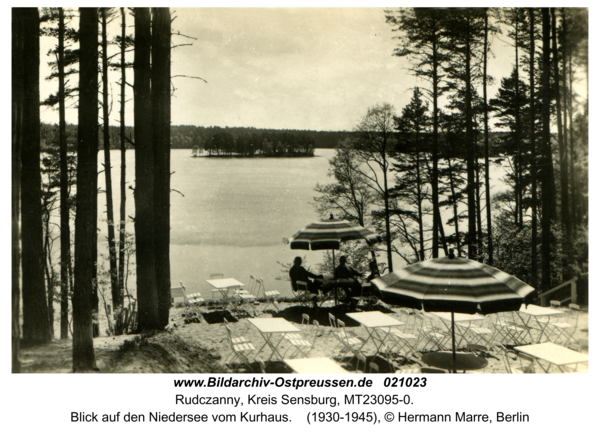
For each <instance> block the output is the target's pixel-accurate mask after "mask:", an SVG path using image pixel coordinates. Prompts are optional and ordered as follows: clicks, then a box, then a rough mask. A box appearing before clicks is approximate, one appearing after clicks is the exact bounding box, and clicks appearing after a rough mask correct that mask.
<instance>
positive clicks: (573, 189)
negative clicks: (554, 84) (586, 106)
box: [567, 21, 581, 224]
mask: <svg viewBox="0 0 600 433" xmlns="http://www.w3.org/2000/svg"><path fill="white" fill-rule="evenodd" d="M567 23H568V21H567ZM567 31H568V30H567ZM567 45H568V43H567ZM567 53H568V55H567V57H568V61H567V64H568V75H569V91H568V102H567V111H568V112H569V151H570V154H571V170H570V173H571V192H572V200H571V221H573V222H574V223H575V224H579V223H580V222H581V221H580V219H579V214H578V209H577V206H578V194H577V193H578V192H579V188H578V184H577V178H576V176H575V125H573V52H572V49H571V46H570V45H568V50H567Z"/></svg>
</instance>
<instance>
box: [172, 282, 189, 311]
mask: <svg viewBox="0 0 600 433" xmlns="http://www.w3.org/2000/svg"><path fill="white" fill-rule="evenodd" d="M175 299H181V300H182V301H179V302H183V303H184V304H187V303H188V296H187V293H186V291H185V286H184V285H183V283H182V282H181V281H180V282H179V286H178V287H171V305H175Z"/></svg>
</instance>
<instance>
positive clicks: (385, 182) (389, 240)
mask: <svg viewBox="0 0 600 433" xmlns="http://www.w3.org/2000/svg"><path fill="white" fill-rule="evenodd" d="M384 140H387V137H386V138H384ZM383 148H384V152H383V203H384V208H385V209H384V212H385V242H386V247H387V248H386V250H387V260H388V272H394V263H393V261H392V233H391V228H390V193H389V190H388V180H387V175H388V173H387V171H388V170H387V167H388V165H387V159H386V158H387V157H386V154H385V152H386V151H387V143H386V144H384V146H383ZM334 264H335V262H334Z"/></svg>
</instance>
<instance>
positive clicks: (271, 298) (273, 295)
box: [256, 278, 281, 311]
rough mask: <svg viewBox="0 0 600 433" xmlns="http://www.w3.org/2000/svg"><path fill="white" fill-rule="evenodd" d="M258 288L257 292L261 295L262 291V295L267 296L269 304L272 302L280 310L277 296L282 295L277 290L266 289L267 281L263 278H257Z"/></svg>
mask: <svg viewBox="0 0 600 433" xmlns="http://www.w3.org/2000/svg"><path fill="white" fill-rule="evenodd" d="M256 281H257V290H256V293H257V295H258V296H260V292H262V296H264V297H265V299H266V301H267V305H269V304H272V305H273V306H274V307H275V309H276V310H277V311H279V306H278V305H277V297H278V296H279V295H281V293H279V292H278V291H277V290H266V289H265V282H264V280H263V279H262V278H257V279H256Z"/></svg>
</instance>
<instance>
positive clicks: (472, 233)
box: [464, 17, 477, 260]
mask: <svg viewBox="0 0 600 433" xmlns="http://www.w3.org/2000/svg"><path fill="white" fill-rule="evenodd" d="M465 19H466V25H467V26H466V34H465V35H464V37H465V41H466V47H465V62H466V65H465V92H466V97H465V117H466V126H465V128H466V135H467V136H466V141H467V143H466V144H467V208H468V212H469V215H468V230H469V232H468V235H467V239H468V251H469V256H468V258H469V259H471V260H474V259H475V258H476V257H477V251H476V241H477V239H476V238H477V223H476V208H475V149H474V143H473V118H472V106H471V105H472V101H471V34H470V25H471V22H470V20H471V18H470V17H466V18H465Z"/></svg>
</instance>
